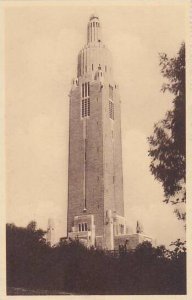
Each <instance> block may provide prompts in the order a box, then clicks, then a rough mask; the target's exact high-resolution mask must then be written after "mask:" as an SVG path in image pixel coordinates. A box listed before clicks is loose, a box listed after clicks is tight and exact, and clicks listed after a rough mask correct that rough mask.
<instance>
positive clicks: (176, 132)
mask: <svg viewBox="0 0 192 300" xmlns="http://www.w3.org/2000/svg"><path fill="white" fill-rule="evenodd" d="M160 67H161V74H162V75H163V77H164V78H166V79H167V80H168V82H166V83H164V84H163V86H162V88H161V91H162V92H166V91H169V92H170V93H171V94H173V101H172V104H173V108H172V110H169V111H168V112H167V113H166V115H165V118H164V119H163V120H161V121H159V122H158V123H156V124H155V125H154V132H153V134H152V135H151V136H150V137H149V138H148V141H149V145H150V149H149V156H150V157H151V163H150V171H151V173H152V174H153V175H154V177H155V179H157V180H158V181H160V182H161V183H162V185H163V189H164V196H165V199H164V202H166V203H172V204H177V208H176V209H175V213H176V215H177V217H178V219H182V220H185V212H184V211H182V209H181V205H182V206H183V207H184V203H185V201H186V190H185V170H186V146H185V142H186V137H185V133H186V128H185V44H184V43H182V44H181V47H180V50H179V52H178V54H177V56H176V57H173V58H169V57H168V56H167V54H165V53H161V54H160ZM178 207H179V208H178Z"/></svg>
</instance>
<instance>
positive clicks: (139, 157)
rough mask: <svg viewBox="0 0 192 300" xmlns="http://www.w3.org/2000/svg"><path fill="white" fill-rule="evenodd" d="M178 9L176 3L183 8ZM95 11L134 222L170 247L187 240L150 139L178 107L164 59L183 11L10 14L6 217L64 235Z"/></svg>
mask: <svg viewBox="0 0 192 300" xmlns="http://www.w3.org/2000/svg"><path fill="white" fill-rule="evenodd" d="M178 3H179V2H178ZM92 13H96V14H98V16H99V18H100V21H101V24H102V32H103V42H104V44H105V45H106V46H108V48H109V49H110V50H111V52H112V56H113V74H114V79H115V81H116V82H117V83H118V84H119V89H120V96H121V102H122V104H121V105H122V106H121V110H122V114H121V124H122V151H123V176H124V205H125V216H126V218H127V220H128V224H129V225H130V226H131V227H132V228H133V230H135V227H136V221H137V220H139V221H140V222H141V223H142V224H143V227H144V232H145V233H146V234H147V235H149V236H152V237H153V238H154V239H156V240H157V244H165V245H166V246H168V245H169V244H170V243H171V241H174V240H176V239H177V238H183V239H185V230H184V227H183V223H182V222H181V221H178V220H177V218H176V216H175V215H174V214H173V210H174V207H173V206H171V205H167V204H165V203H163V189H162V186H161V184H160V183H159V182H157V181H155V179H154V177H153V176H152V175H151V173H150V170H149V164H150V158H149V157H148V149H149V145H148V142H147V137H148V136H150V135H151V134H152V133H153V126H154V123H156V122H158V121H159V120H160V119H162V118H163V117H164V115H165V113H166V111H167V110H168V109H170V108H171V107H172V105H171V100H172V96H171V95H169V94H163V93H162V92H160V89H161V85H162V83H163V82H164V80H165V79H163V78H162V75H161V73H160V67H159V53H161V52H165V53H167V54H168V55H169V56H170V57H172V56H175V55H176V54H177V52H178V50H179V47H180V44H181V42H182V41H184V40H185V23H184V20H185V6H184V3H183V4H181V3H180V4H176V2H175V4H174V5H152V4H151V5H146V4H143V5H140V6H138V5H128V4H127V5H125V6H123V7H122V6H118V5H111V6H109V5H103V6H93V5H86V6H83V5H77V4H76V5H74V6H71V5H61V4H60V5H56V4H55V5H52V6H49V5H45V4H44V5H43V6H35V5H27V4H26V5H25V6H20V7H14V6H12V7H9V8H6V12H5V54H6V55H5V100H6V107H5V108H6V115H5V117H6V118H5V120H6V132H5V138H6V215H7V222H13V223H15V224H16V225H18V226H26V225H27V224H28V223H29V222H30V221H31V220H36V221H37V224H38V226H39V227H40V228H43V229H46V227H47V222H48V218H52V219H54V223H55V230H56V238H57V239H58V238H59V237H61V236H65V235H66V218H67V212H66V208H67V168H68V125H69V116H68V115H69V97H68V95H69V91H70V87H71V81H72V78H74V77H76V68H77V55H78V52H79V50H80V49H81V48H82V47H83V46H84V45H85V43H86V26H87V23H88V20H89V17H90V15H91V14H92Z"/></svg>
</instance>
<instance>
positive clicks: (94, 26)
mask: <svg viewBox="0 0 192 300" xmlns="http://www.w3.org/2000/svg"><path fill="white" fill-rule="evenodd" d="M99 42H101V25H100V21H99V17H98V16H97V15H96V14H92V15H91V16H90V18H89V22H88V25H87V44H92V43H94V44H96V43H99Z"/></svg>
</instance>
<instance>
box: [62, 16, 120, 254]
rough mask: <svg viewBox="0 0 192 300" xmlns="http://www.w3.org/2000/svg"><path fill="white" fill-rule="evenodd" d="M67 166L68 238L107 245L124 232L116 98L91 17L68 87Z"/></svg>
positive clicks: (104, 50) (95, 19) (106, 54)
mask: <svg viewBox="0 0 192 300" xmlns="http://www.w3.org/2000/svg"><path fill="white" fill-rule="evenodd" d="M68 168H69V169H68V215H67V232H68V237H71V238H75V237H78V238H79V239H81V240H82V241H84V242H85V244H86V245H88V246H90V245H96V246H97V247H102V248H107V249H113V248H114V235H118V233H121V234H124V233H126V225H125V220H124V202H123V173H122V145H121V112H120V97H119V90H118V86H117V85H116V83H115V82H114V79H113V69H112V59H111V53H110V51H109V50H108V49H107V48H106V47H105V45H104V44H103V41H102V35H101V24H100V21H99V18H98V17H97V16H95V15H92V16H91V17H90V20H89V22H88V25H87V44H86V45H85V46H84V47H83V49H82V50H80V52H79V54H78V65H77V78H76V79H74V80H73V83H72V88H71V91H70V117H69V167H68Z"/></svg>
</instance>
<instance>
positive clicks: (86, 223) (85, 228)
mask: <svg viewBox="0 0 192 300" xmlns="http://www.w3.org/2000/svg"><path fill="white" fill-rule="evenodd" d="M85 231H87V223H85Z"/></svg>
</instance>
